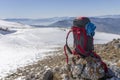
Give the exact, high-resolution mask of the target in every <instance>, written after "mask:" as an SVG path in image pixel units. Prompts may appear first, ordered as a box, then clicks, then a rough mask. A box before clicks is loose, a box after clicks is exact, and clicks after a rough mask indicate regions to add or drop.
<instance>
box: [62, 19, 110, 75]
mask: <svg viewBox="0 0 120 80" xmlns="http://www.w3.org/2000/svg"><path fill="white" fill-rule="evenodd" d="M95 29H96V26H95V25H94V24H93V23H91V21H90V19H89V18H88V17H78V18H75V19H74V20H73V26H72V27H71V29H70V31H69V32H68V34H67V37H66V44H65V46H64V51H65V55H66V59H67V60H66V62H67V63H69V62H68V61H69V60H68V55H67V51H68V52H69V53H70V54H72V55H77V56H78V57H79V58H83V59H85V58H87V57H89V56H91V57H93V58H96V60H99V61H100V62H101V65H102V66H103V68H104V72H105V73H106V74H107V73H108V68H107V65H106V64H105V63H104V62H103V61H102V60H101V58H100V56H99V55H97V54H96V53H95V52H94V44H93V40H94V39H93V36H94V35H95ZM71 32H72V33H73V38H74V39H73V40H74V41H73V42H74V45H73V50H71V49H70V47H69V46H68V37H69V34H70V33H71ZM66 49H67V51H66ZM106 74H105V75H106Z"/></svg>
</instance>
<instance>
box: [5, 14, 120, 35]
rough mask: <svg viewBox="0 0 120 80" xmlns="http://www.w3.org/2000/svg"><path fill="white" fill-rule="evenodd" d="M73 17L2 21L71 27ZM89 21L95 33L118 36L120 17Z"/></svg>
mask: <svg viewBox="0 0 120 80" xmlns="http://www.w3.org/2000/svg"><path fill="white" fill-rule="evenodd" d="M74 19H75V17H53V18H43V19H27V18H24V19H16V18H13V19H4V20H7V21H12V22H19V23H22V24H28V25H34V26H36V27H42V26H44V27H46V26H47V27H71V26H72V21H73V20H74ZM90 20H91V21H92V22H93V23H94V24H95V25H96V26H97V29H96V30H97V31H101V32H107V33H114V34H120V15H105V16H97V17H90Z"/></svg>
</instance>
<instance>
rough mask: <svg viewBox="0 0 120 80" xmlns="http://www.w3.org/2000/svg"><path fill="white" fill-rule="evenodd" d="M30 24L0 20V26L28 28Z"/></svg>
mask: <svg viewBox="0 0 120 80" xmlns="http://www.w3.org/2000/svg"><path fill="white" fill-rule="evenodd" d="M29 27H31V26H29V25H25V24H20V23H16V22H9V21H4V20H0V28H29Z"/></svg>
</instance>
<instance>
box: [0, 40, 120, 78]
mask: <svg viewBox="0 0 120 80" xmlns="http://www.w3.org/2000/svg"><path fill="white" fill-rule="evenodd" d="M95 50H96V52H97V53H98V54H99V55H100V56H101V58H102V59H103V60H104V61H105V62H106V63H107V64H108V66H109V68H111V69H112V70H113V71H114V72H115V75H116V76H117V77H119V79H114V78H112V79H110V80H120V39H116V40H115V39H114V40H113V41H111V42H109V43H107V44H96V45H95ZM52 53H55V55H54V56H47V57H46V58H45V59H43V60H40V61H38V62H35V63H33V64H32V65H28V66H25V67H21V68H18V69H17V71H16V72H15V73H12V74H9V75H8V76H6V77H5V78H4V79H1V80H43V77H44V74H45V72H46V71H48V70H50V69H53V70H56V69H57V68H58V67H62V66H64V65H65V64H66V62H65V58H66V57H65V55H64V52H63V48H58V49H57V51H53V52H52ZM55 76H57V77H59V78H57V79H54V80H62V79H61V78H60V76H59V75H58V74H55ZM46 77H47V76H46ZM49 80H51V79H49Z"/></svg>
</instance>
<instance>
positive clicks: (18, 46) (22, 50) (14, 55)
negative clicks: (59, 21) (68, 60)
mask: <svg viewBox="0 0 120 80" xmlns="http://www.w3.org/2000/svg"><path fill="white" fill-rule="evenodd" d="M0 27H3V28H4V27H8V28H10V30H15V32H14V33H9V34H5V35H3V34H1V31H0V77H3V76H5V75H6V74H7V73H8V72H12V71H13V70H14V69H16V68H17V67H21V66H24V65H26V64H30V63H32V62H34V61H37V60H40V59H42V58H44V57H45V56H46V55H51V54H47V52H49V51H53V50H55V49H54V48H56V47H58V46H63V45H64V43H65V36H66V33H67V31H68V30H64V29H59V28H32V27H31V26H28V25H23V24H19V23H11V22H4V21H1V20H0ZM114 38H120V36H119V35H115V34H108V33H101V32H97V33H96V36H95V43H106V42H108V41H111V40H112V39H114ZM69 41H70V43H72V39H71V38H70V39H69Z"/></svg>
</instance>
